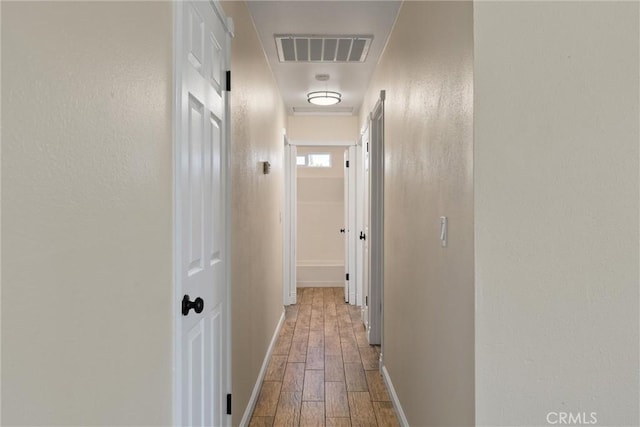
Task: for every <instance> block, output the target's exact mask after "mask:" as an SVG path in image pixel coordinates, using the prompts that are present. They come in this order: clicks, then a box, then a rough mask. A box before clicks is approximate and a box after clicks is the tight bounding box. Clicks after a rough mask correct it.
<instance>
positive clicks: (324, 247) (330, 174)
mask: <svg viewBox="0 0 640 427" xmlns="http://www.w3.org/2000/svg"><path fill="white" fill-rule="evenodd" d="M297 151H298V155H305V154H309V153H330V154H331V157H332V163H331V167H330V168H310V167H304V166H299V167H298V168H297V174H298V176H297V181H298V182H297V184H298V185H297V187H298V194H297V198H298V200H297V209H298V224H297V225H298V229H297V281H298V286H299V287H305V286H342V285H343V284H344V271H345V270H344V256H345V255H344V239H345V235H344V234H342V233H340V229H341V228H344V227H345V224H344V152H345V147H298V149H297Z"/></svg>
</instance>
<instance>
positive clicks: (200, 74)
mask: <svg viewBox="0 0 640 427" xmlns="http://www.w3.org/2000/svg"><path fill="white" fill-rule="evenodd" d="M214 7H216V6H214V5H213V4H212V3H209V2H205V1H188V2H178V4H177V6H176V8H177V12H176V13H177V18H178V19H179V20H180V22H181V28H182V31H181V34H182V36H181V38H179V40H181V42H180V43H181V49H178V52H179V58H178V61H179V62H178V67H179V71H178V74H179V75H180V76H181V78H180V80H179V84H180V86H179V100H178V103H177V108H178V111H179V112H180V122H179V124H178V132H177V152H176V156H177V158H176V169H177V171H176V172H177V179H178V182H177V183H176V204H177V207H176V221H177V224H178V226H177V230H178V232H177V235H176V244H177V245H178V248H179V250H178V253H177V254H176V258H177V265H178V267H177V268H178V272H177V282H178V283H177V290H178V294H179V295H178V296H177V297H178V298H180V299H182V297H183V295H188V297H189V300H190V301H195V300H196V298H201V299H202V300H203V304H202V310H201V312H200V313H198V312H196V311H195V310H193V309H191V310H189V312H188V314H187V315H184V314H183V313H182V312H180V313H178V314H177V316H178V319H177V328H178V331H177V335H178V338H177V340H178V344H177V345H178V352H179V356H178V360H177V363H178V364H181V366H182V369H180V370H178V371H179V372H182V376H181V377H180V378H178V379H177V380H176V387H177V388H178V390H179V391H178V396H177V399H178V401H179V404H178V408H179V409H178V413H177V414H176V415H177V418H176V423H177V424H180V425H189V426H223V425H229V424H230V418H229V416H228V415H227V414H226V407H225V405H226V394H227V393H228V392H229V391H230V384H229V381H228V375H227V373H228V371H229V369H228V367H229V360H228V347H229V337H228V333H227V331H228V327H229V323H228V322H229V310H228V303H227V301H228V274H229V273H228V272H229V256H228V253H227V248H228V244H227V241H228V236H227V230H228V226H227V221H228V220H227V215H226V212H227V192H228V186H227V182H228V180H227V174H228V170H227V164H228V162H227V157H228V149H227V147H228V143H227V140H226V138H227V137H226V126H227V118H226V117H225V112H226V111H227V108H226V102H227V98H226V94H225V93H224V92H223V91H222V88H223V87H224V82H223V79H224V78H225V73H224V72H223V71H224V70H225V69H226V67H227V58H228V56H227V52H226V50H227V48H228V37H229V35H228V32H227V31H226V27H225V24H224V22H223V21H222V20H221V18H220V17H219V14H218V12H217V11H216V10H214Z"/></svg>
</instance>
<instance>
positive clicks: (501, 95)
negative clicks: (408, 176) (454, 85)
mask: <svg viewBox="0 0 640 427" xmlns="http://www.w3.org/2000/svg"><path fill="white" fill-rule="evenodd" d="M638 8H639V5H638V3H637V2H526V3H525V2H477V3H476V4H475V18H474V25H475V65H474V68H475V106H474V111H475V112H476V116H475V171H476V174H475V221H476V225H475V227H476V286H477V289H476V292H477V296H476V298H477V300H476V304H477V305H476V306H477V317H476V327H477V335H476V342H477V345H476V360H477V362H476V363H477V365H476V372H477V386H476V396H477V420H478V425H484V426H498V425H504V426H507V425H509V426H512V425H527V426H529V425H546V424H548V423H549V422H557V420H558V415H557V414H556V415H554V414H553V412H556V413H557V412H569V413H572V414H573V416H574V417H576V416H581V417H582V418H581V419H582V421H581V422H580V423H583V424H587V423H588V424H595V422H593V421H594V418H592V413H594V414H595V420H596V422H597V424H598V425H603V426H637V425H638V424H639V423H640V420H639V417H638V404H639V403H638V402H639V395H638V384H639V378H638V376H639V371H638V365H639V358H638V342H639V336H638V296H639V295H638V283H639V279H640V277H639V271H638V259H639V255H640V251H639V248H638V245H639V241H640V240H639V234H638V232H639V227H638V193H639V180H638V173H639V168H638V164H639V160H638V155H639V150H638V141H639V137H640V134H639V129H638V117H639V113H640V110H639V106H638V94H639V89H640V88H639V85H638V76H639V75H640V70H639V67H638V61H639V48H640V46H639V37H638V35H639V23H638V21H639V18H638V16H639V9H638ZM550 413H551V415H550V417H551V418H547V416H548V415H549V414H550ZM585 420H586V422H585Z"/></svg>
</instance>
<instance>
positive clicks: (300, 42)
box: [275, 34, 373, 62]
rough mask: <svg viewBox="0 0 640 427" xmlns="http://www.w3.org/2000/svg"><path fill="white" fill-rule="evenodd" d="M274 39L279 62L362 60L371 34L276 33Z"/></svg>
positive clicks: (366, 51)
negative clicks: (321, 34)
mask: <svg viewBox="0 0 640 427" xmlns="http://www.w3.org/2000/svg"><path fill="white" fill-rule="evenodd" d="M275 39H276V48H277V50H278V58H279V59H280V62H364V61H365V59H367V53H369V46H370V45H371V41H372V40H373V36H371V35H368V36H367V35H364V36H363V35H342V36H317V35H315V36H314V35H311V36H310V35H294V34H276V35H275Z"/></svg>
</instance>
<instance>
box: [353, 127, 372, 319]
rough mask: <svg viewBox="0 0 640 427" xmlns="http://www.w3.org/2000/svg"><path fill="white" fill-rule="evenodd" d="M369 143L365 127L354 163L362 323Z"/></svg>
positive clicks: (357, 254) (356, 267) (357, 263)
mask: <svg viewBox="0 0 640 427" xmlns="http://www.w3.org/2000/svg"><path fill="white" fill-rule="evenodd" d="M368 143H369V127H368V126H367V127H366V128H365V130H364V131H363V132H362V134H361V135H360V138H359V139H358V145H357V146H356V161H355V171H354V172H355V174H356V203H355V209H356V225H355V230H356V233H357V234H358V239H357V241H356V257H355V258H356V259H355V261H356V266H355V271H356V305H358V306H359V307H361V313H362V321H363V323H364V321H365V319H364V309H365V307H364V303H365V301H364V294H365V289H364V243H365V241H364V240H363V238H361V236H364V232H365V230H364V215H365V214H366V212H367V211H366V209H365V198H364V191H365V182H364V180H365V176H366V175H365V170H364V161H365V158H364V156H365V155H366V145H365V144H368Z"/></svg>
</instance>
